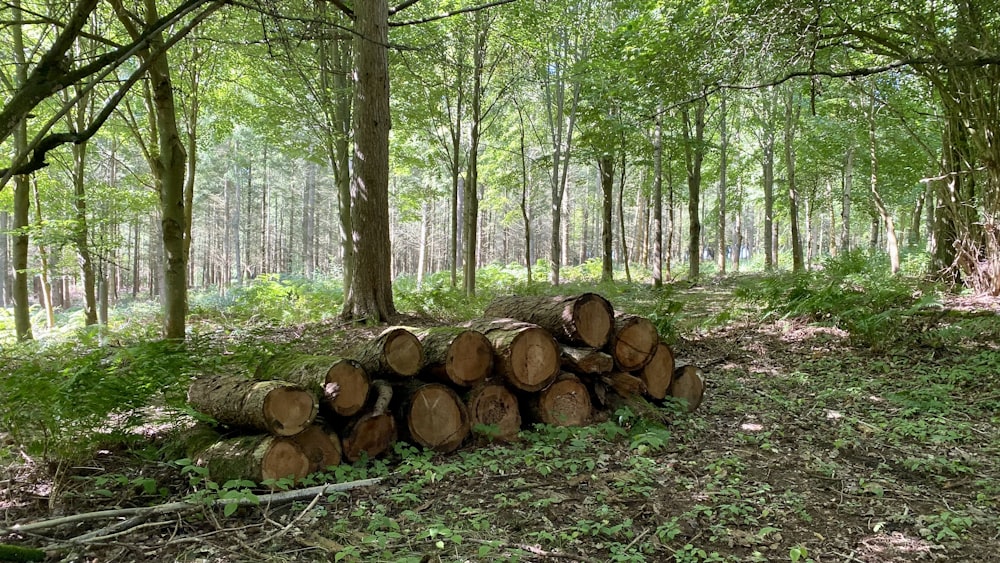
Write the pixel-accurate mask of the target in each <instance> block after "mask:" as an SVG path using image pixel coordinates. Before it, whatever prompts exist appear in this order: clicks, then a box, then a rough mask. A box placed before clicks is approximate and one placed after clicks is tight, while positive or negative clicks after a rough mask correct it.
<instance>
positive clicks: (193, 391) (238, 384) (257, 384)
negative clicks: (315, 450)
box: [188, 375, 318, 436]
mask: <svg viewBox="0 0 1000 563" xmlns="http://www.w3.org/2000/svg"><path fill="white" fill-rule="evenodd" d="M188 402H189V403H191V406H193V407H194V408H195V409H197V410H199V411H200V412H203V413H205V414H207V415H209V416H211V417H213V418H215V419H216V420H217V421H219V422H221V423H223V424H229V425H232V426H241V427H246V428H256V429H258V430H263V431H266V432H270V433H272V434H276V435H278V436H291V435H293V434H297V433H299V432H301V431H302V430H304V429H305V428H306V427H307V426H309V424H311V423H312V421H313V419H314V418H316V412H317V410H318V404H317V400H316V397H315V395H314V394H312V393H309V392H308V391H306V390H304V389H302V388H301V387H299V386H298V385H295V384H293V383H288V382H286V381H253V380H249V379H244V378H242V377H239V376H233V375H217V376H210V377H202V378H198V379H196V380H194V381H193V382H192V383H191V385H190V387H189V388H188Z"/></svg>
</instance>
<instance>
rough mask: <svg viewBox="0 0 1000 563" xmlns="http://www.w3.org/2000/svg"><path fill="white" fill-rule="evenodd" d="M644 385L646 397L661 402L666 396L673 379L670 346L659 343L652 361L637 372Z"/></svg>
mask: <svg viewBox="0 0 1000 563" xmlns="http://www.w3.org/2000/svg"><path fill="white" fill-rule="evenodd" d="M637 373H638V374H639V377H640V378H641V379H642V381H643V383H645V384H646V395H648V396H649V397H650V398H653V399H658V400H662V399H663V398H664V397H666V396H667V393H668V391H669V389H670V382H671V381H673V378H674V352H673V350H671V349H670V346H668V345H666V344H665V343H663V342H660V343H659V344H658V345H657V346H656V352H654V354H653V359H651V360H650V361H649V363H648V364H646V365H645V366H644V367H643V368H642V370H641V371H639V372H637Z"/></svg>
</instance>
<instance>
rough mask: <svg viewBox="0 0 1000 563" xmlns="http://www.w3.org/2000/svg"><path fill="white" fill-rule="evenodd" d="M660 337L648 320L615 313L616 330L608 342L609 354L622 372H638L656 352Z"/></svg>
mask: <svg viewBox="0 0 1000 563" xmlns="http://www.w3.org/2000/svg"><path fill="white" fill-rule="evenodd" d="M659 343H660V335H659V334H657V332H656V326H655V325H653V323H651V322H650V321H649V320H648V319H645V318H643V317H640V316H638V315H630V314H628V313H615V329H614V331H613V333H612V336H611V341H610V342H608V352H609V353H610V354H611V357H612V358H614V359H615V365H616V366H617V367H618V369H619V370H621V371H637V370H640V369H642V368H643V367H645V366H646V364H648V363H649V362H650V361H651V360H652V359H653V354H654V353H655V352H656V346H657V345H658V344H659Z"/></svg>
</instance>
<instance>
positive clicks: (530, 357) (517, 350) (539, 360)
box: [509, 328, 559, 392]
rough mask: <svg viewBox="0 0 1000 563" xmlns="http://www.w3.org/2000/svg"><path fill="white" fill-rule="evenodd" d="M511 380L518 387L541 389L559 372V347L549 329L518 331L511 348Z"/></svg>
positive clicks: (527, 389) (530, 389)
mask: <svg viewBox="0 0 1000 563" xmlns="http://www.w3.org/2000/svg"><path fill="white" fill-rule="evenodd" d="M510 348H511V349H510V369H511V373H510V374H509V375H510V377H511V383H512V384H514V385H515V386H516V387H517V388H519V389H521V390H523V391H528V392H533V391H538V390H540V389H542V388H544V387H545V386H547V385H548V384H549V383H551V382H552V380H553V379H554V378H555V377H556V376H557V375H559V348H558V347H557V346H556V342H555V340H554V339H553V338H552V335H551V334H549V332H548V331H547V330H545V329H542V328H529V329H527V330H524V331H522V332H521V333H520V334H518V336H517V338H516V339H514V341H513V342H512V343H511V347H510Z"/></svg>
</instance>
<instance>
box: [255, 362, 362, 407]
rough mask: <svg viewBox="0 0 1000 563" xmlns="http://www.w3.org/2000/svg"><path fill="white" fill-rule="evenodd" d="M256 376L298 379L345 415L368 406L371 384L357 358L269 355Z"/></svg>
mask: <svg viewBox="0 0 1000 563" xmlns="http://www.w3.org/2000/svg"><path fill="white" fill-rule="evenodd" d="M254 378H255V379H258V380H264V381H266V380H274V379H280V380H282V381H289V382H291V383H295V384H296V385H299V386H301V387H302V388H304V389H306V390H307V391H310V392H312V393H314V394H315V395H316V396H317V397H320V398H321V401H320V405H321V406H324V407H326V408H329V409H330V410H331V411H332V412H333V413H334V414H336V415H338V416H343V417H348V416H353V415H355V414H357V413H358V412H359V411H360V410H361V409H362V408H363V407H364V406H365V402H366V401H367V400H368V391H369V388H370V386H371V383H370V381H369V379H368V374H367V373H366V372H365V370H364V368H362V367H361V364H360V363H359V362H357V361H356V360H351V359H347V358H337V357H333V356H311V355H307V354H283V355H279V356H273V357H271V358H268V359H267V360H264V361H263V362H262V363H261V364H260V365H259V366H257V370H256V371H255V372H254Z"/></svg>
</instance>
